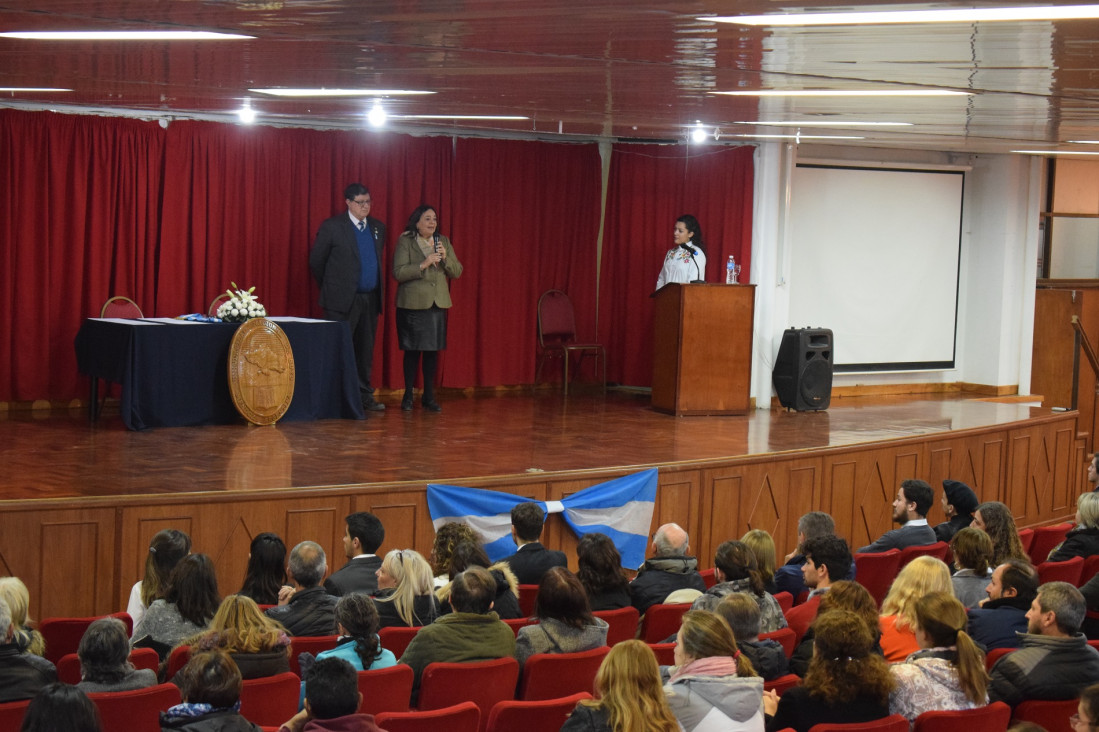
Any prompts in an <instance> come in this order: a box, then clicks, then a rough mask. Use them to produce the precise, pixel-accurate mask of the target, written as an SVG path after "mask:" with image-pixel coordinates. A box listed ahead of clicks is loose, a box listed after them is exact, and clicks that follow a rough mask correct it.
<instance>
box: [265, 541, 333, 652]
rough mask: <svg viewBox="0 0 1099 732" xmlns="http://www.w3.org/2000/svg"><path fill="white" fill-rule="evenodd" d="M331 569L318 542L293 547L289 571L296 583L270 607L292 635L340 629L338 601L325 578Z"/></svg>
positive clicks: (274, 617)
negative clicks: (337, 616) (338, 623)
mask: <svg viewBox="0 0 1099 732" xmlns="http://www.w3.org/2000/svg"><path fill="white" fill-rule="evenodd" d="M327 571H328V564H327V562H326V561H325V557H324V549H322V548H321V545H320V544H318V543H317V542H315V541H303V542H301V543H300V544H298V545H297V546H295V547H294V548H293V549H292V550H290V560H289V561H288V562H287V565H286V574H287V576H288V577H290V581H291V582H293V585H286V586H284V587H283V588H282V589H281V590H279V604H278V605H277V606H276V607H273V608H269V609H268V610H267V617H269V618H271V619H273V620H277V621H279V622H280V623H282V625H283V627H284V628H286V632H287V633H289V634H290V635H333V634H334V633H335V632H336V601H337V600H338V599H339V598H337V597H335V596H334V595H329V594H328V593H327V592H326V591H325V589H324V587H322V586H321V580H323V579H324V575H325V573H326V572H327Z"/></svg>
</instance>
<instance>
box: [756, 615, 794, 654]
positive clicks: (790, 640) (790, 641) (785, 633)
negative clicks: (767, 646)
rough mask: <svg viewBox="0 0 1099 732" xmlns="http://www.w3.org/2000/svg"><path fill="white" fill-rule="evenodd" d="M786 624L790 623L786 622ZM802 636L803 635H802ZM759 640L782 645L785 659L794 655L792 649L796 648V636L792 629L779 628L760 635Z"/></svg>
mask: <svg viewBox="0 0 1099 732" xmlns="http://www.w3.org/2000/svg"><path fill="white" fill-rule="evenodd" d="M786 622H787V623H789V622H790V621H789V620H787V621H786ZM802 635H805V634H804V633H802ZM759 639H760V640H773V641H778V642H779V643H781V644H782V652H783V653H785V654H786V657H787V658H789V657H790V656H792V655H794V649H796V648H797V647H798V634H797V631H796V630H794V629H793V628H779V629H778V630H772V631H771V632H770V633H760V634H759Z"/></svg>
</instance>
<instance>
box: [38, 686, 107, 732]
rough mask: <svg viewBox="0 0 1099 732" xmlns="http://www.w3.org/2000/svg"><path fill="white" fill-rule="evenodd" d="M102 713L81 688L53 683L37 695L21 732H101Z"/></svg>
mask: <svg viewBox="0 0 1099 732" xmlns="http://www.w3.org/2000/svg"><path fill="white" fill-rule="evenodd" d="M102 729H103V723H102V722H101V721H100V719H99V710H98V709H97V708H96V706H95V704H93V703H92V700H91V699H89V698H88V695H87V694H85V693H84V692H83V691H81V690H80V689H78V688H76V687H75V686H70V685H69V684H60V683H53V684H50V685H49V686H46V687H44V688H43V689H42V690H41V691H39V692H38V693H37V694H35V696H34V698H33V699H31V703H30V705H29V706H28V707H27V711H26V713H25V714H24V715H23V724H22V726H21V727H20V728H19V732H60V731H61V730H64V732H100V730H102Z"/></svg>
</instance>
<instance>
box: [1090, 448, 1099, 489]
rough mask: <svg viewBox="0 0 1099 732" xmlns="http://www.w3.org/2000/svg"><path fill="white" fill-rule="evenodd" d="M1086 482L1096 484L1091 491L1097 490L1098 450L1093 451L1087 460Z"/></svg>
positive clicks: (1098, 482)
mask: <svg viewBox="0 0 1099 732" xmlns="http://www.w3.org/2000/svg"><path fill="white" fill-rule="evenodd" d="M1088 484H1089V485H1094V486H1096V487H1095V488H1092V491H1093V492H1094V491H1099V485H1097V484H1099V452H1097V453H1094V454H1093V455H1091V456H1090V459H1089V460H1088Z"/></svg>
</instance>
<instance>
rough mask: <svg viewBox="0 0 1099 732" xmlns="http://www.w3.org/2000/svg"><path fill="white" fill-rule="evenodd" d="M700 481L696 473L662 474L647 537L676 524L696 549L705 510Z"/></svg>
mask: <svg viewBox="0 0 1099 732" xmlns="http://www.w3.org/2000/svg"><path fill="white" fill-rule="evenodd" d="M701 479H702V476H701V473H700V472H699V471H697V470H680V471H674V472H664V471H661V473H660V477H659V481H660V483H659V487H658V488H657V492H656V508H655V509H654V510H653V521H652V525H651V526H650V527H649V536H652V535H653V534H654V533H656V529H657V528H658V527H660V526H663V525H664V524H669V523H676V524H679V525H680V526H682V527H683V530H684V531H686V532H687V534H688V536H690V539H691V548H692V551H696V550H697V549H696V547H697V546H698V545H699V541H700V537H701V534H702V511H703V510H705V509H704V508H703V505H702V488H701ZM593 482H595V481H593Z"/></svg>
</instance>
